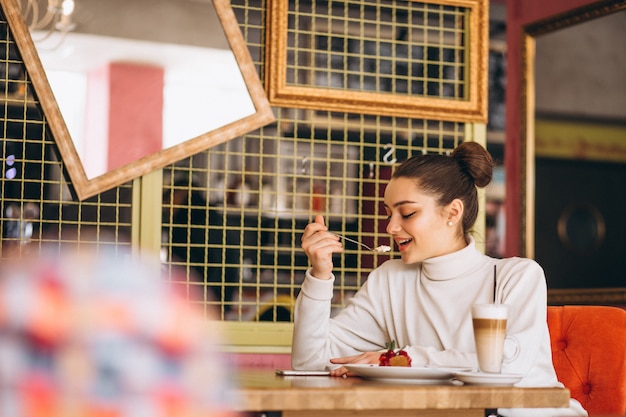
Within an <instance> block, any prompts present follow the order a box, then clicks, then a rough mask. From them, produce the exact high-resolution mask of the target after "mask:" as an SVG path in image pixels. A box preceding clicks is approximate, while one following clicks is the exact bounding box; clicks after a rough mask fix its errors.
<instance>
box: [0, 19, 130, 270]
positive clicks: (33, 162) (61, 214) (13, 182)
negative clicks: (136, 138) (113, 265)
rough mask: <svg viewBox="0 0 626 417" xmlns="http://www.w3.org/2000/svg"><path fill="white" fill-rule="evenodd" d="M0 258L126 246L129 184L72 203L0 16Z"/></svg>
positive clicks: (16, 50) (128, 230)
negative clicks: (69, 247)
mask: <svg viewBox="0 0 626 417" xmlns="http://www.w3.org/2000/svg"><path fill="white" fill-rule="evenodd" d="M0 88H1V90H0V112H2V116H1V117H0V126H1V129H2V138H1V142H0V145H1V147H0V150H1V152H2V155H1V157H2V164H3V167H2V176H1V178H0V192H1V193H2V200H1V202H0V225H1V229H2V239H1V240H0V258H15V257H18V256H22V255H28V254H31V253H38V252H39V251H41V250H44V249H45V250H60V248H61V247H68V246H72V247H75V248H80V247H83V246H85V245H89V247H90V248H94V247H95V248H96V249H97V250H99V249H100V248H103V247H106V248H107V250H117V249H120V248H129V247H130V234H131V233H130V227H131V224H130V222H131V197H132V189H131V187H130V185H124V186H122V187H118V188H115V189H113V190H110V191H108V192H106V193H103V194H101V195H98V196H95V197H93V198H91V199H89V200H86V201H84V202H81V203H77V202H75V201H73V199H72V196H71V194H70V191H71V184H70V183H68V182H66V181H65V180H64V166H63V162H60V161H59V158H58V157H57V155H58V150H57V148H56V145H55V142H54V139H53V138H52V136H51V133H50V130H49V128H48V125H47V122H46V118H45V117H44V115H43V114H42V112H41V110H40V109H41V107H40V105H39V102H38V100H37V97H36V95H35V94H34V91H33V88H32V84H31V81H30V79H29V75H28V72H27V71H26V69H25V67H24V63H23V62H22V59H21V56H20V52H19V51H18V49H17V46H16V44H15V43H14V39H13V37H12V34H11V32H10V29H9V27H8V24H7V22H6V19H5V17H4V16H3V15H2V14H1V13H0Z"/></svg>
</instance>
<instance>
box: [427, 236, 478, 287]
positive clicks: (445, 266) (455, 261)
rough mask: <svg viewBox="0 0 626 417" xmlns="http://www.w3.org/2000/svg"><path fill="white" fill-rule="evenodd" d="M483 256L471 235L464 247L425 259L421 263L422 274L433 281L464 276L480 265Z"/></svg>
mask: <svg viewBox="0 0 626 417" xmlns="http://www.w3.org/2000/svg"><path fill="white" fill-rule="evenodd" d="M483 256H484V255H483V254H482V253H480V252H479V251H478V249H476V242H475V241H474V238H473V237H472V236H470V237H469V243H468V245H467V246H466V247H464V248H463V249H461V250H459V251H456V252H452V253H449V254H447V255H442V256H437V257H435V258H430V259H426V260H424V261H423V262H422V265H421V269H422V274H423V275H424V277H425V278H427V279H429V280H432V281H447V280H450V279H454V278H458V277H462V276H465V275H467V273H468V271H473V270H474V268H475V267H476V266H479V265H480V264H481V259H482V257H483Z"/></svg>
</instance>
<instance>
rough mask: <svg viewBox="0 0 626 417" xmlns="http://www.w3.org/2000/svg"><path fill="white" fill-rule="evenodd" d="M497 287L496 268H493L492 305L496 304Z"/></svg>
mask: <svg viewBox="0 0 626 417" xmlns="http://www.w3.org/2000/svg"><path fill="white" fill-rule="evenodd" d="M497 286H498V283H497V280H496V266H495V265H494V266H493V303H494V304H496V287H497Z"/></svg>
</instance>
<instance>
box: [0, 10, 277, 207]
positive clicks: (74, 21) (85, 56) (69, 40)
mask: <svg viewBox="0 0 626 417" xmlns="http://www.w3.org/2000/svg"><path fill="white" fill-rule="evenodd" d="M0 2H1V4H2V7H3V10H4V12H5V14H6V16H7V21H8V22H9V24H10V27H11V30H12V31H13V33H14V36H15V38H16V42H17V44H18V49H19V50H20V53H21V54H22V57H23V59H24V63H25V65H26V69H27V72H28V76H29V77H30V78H31V81H32V84H33V87H34V89H35V95H36V98H37V100H38V101H39V103H40V106H41V108H42V110H43V112H44V114H45V116H46V119H47V122H48V124H49V127H50V130H51V132H52V134H53V136H54V139H55V141H56V143H57V146H58V148H59V152H60V154H61V155H60V156H61V158H62V159H63V162H64V165H65V167H66V170H67V174H68V175H69V179H70V180H71V183H72V186H73V187H72V188H73V190H72V191H73V192H74V195H75V197H76V198H78V199H80V200H83V199H85V198H88V197H91V196H94V195H96V194H98V193H100V192H103V191H105V190H108V189H110V188H113V187H115V186H118V185H121V184H123V183H125V182H127V181H130V180H132V179H135V178H137V177H140V176H142V175H144V174H147V173H149V172H151V171H153V170H155V169H159V168H162V167H164V166H166V165H169V164H172V163H174V162H177V161H179V160H181V159H184V158H187V157H189V156H191V155H194V154H196V153H198V152H201V151H203V150H206V149H208V148H211V147H213V146H215V145H217V144H220V143H223V142H225V141H227V140H230V139H233V138H234V137H237V136H240V135H242V134H245V133H247V132H250V131H252V130H254V129H257V128H259V127H262V126H264V125H266V124H268V123H271V122H272V121H273V120H274V116H273V113H272V110H271V107H270V105H269V103H268V101H267V98H266V96H265V92H264V90H263V86H262V84H261V82H260V79H259V77H258V74H257V72H256V69H255V67H254V63H253V62H252V58H251V57H250V54H249V51H248V49H247V46H246V44H245V41H244V39H243V36H242V34H241V31H240V29H239V26H238V23H237V20H236V18H235V15H234V13H233V10H232V8H231V6H230V2H229V1H227V0H133V1H131V2H128V1H123V0H107V1H101V0H73V1H72V0H19V1H18V0H0ZM68 7H69V8H70V10H68ZM69 12H71V13H69ZM46 19H47V21H46Z"/></svg>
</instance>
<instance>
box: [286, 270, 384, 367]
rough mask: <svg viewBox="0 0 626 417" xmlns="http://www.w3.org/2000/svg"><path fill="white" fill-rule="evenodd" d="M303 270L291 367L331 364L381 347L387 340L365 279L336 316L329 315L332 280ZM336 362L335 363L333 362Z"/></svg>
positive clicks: (377, 309) (295, 319)
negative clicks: (338, 359) (323, 278)
mask: <svg viewBox="0 0 626 417" xmlns="http://www.w3.org/2000/svg"><path fill="white" fill-rule="evenodd" d="M334 279H335V277H334V276H333V277H332V278H331V279H330V280H320V279H317V278H315V277H313V276H312V275H311V273H310V270H308V271H307V272H306V276H305V279H304V282H303V283H302V289H301V291H300V294H298V298H297V300H296V305H295V312H294V330H293V340H292V349H291V365H292V367H293V368H294V369H306V370H316V369H324V368H325V367H327V366H330V365H331V364H330V359H332V358H338V357H344V356H350V355H357V354H359V353H362V352H367V351H376V350H380V349H382V348H384V344H382V345H381V341H384V340H387V338H386V337H385V332H384V330H383V327H382V325H381V322H380V319H379V318H377V316H376V314H377V312H380V308H379V307H377V306H376V305H375V303H376V301H375V300H373V299H372V298H371V297H369V292H368V282H365V284H363V286H362V287H361V288H360V289H359V291H358V292H357V294H356V295H355V296H354V297H353V298H352V299H350V300H349V301H348V304H347V305H346V307H345V308H344V309H342V310H341V312H340V313H339V314H338V315H337V317H336V318H330V313H331V301H332V298H333V283H334ZM332 366H336V365H332Z"/></svg>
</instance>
